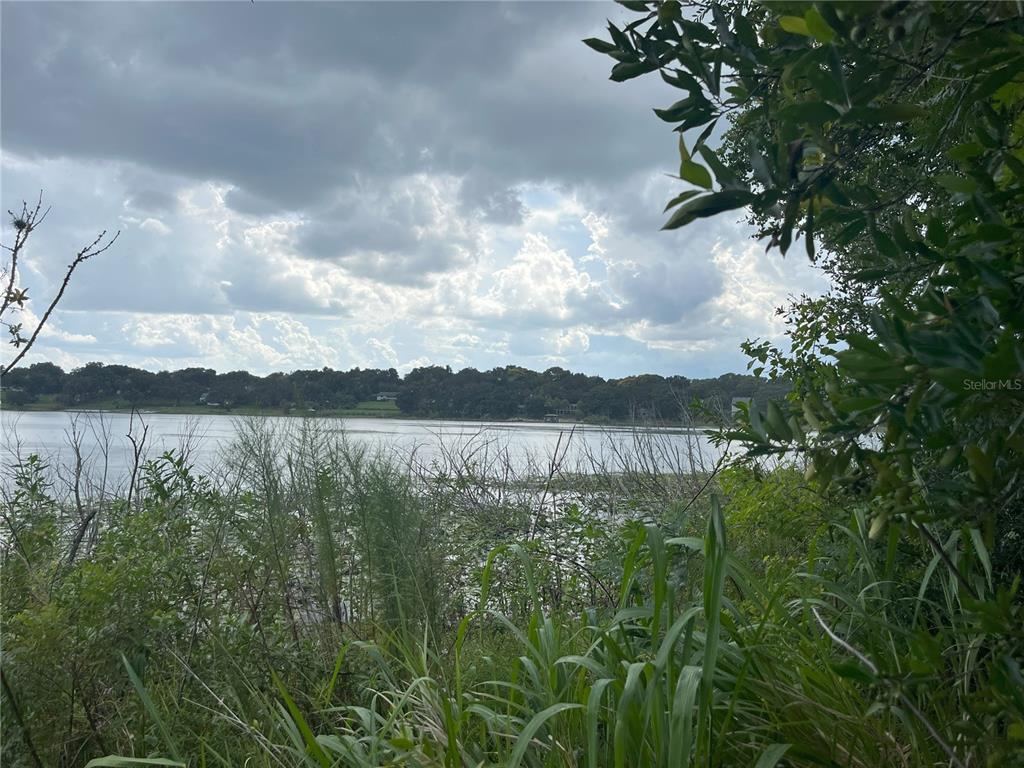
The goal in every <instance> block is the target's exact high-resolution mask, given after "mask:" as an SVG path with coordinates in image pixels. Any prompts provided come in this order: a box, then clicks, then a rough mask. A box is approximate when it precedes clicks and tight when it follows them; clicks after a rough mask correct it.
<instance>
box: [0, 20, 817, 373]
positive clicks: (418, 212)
mask: <svg viewBox="0 0 1024 768" xmlns="http://www.w3.org/2000/svg"><path fill="white" fill-rule="evenodd" d="M625 18H631V15H630V14H629V12H628V11H625V10H624V9H622V8H621V7H619V6H617V5H615V4H613V3H611V2H608V3H604V2H576V3H564V4H563V3H555V2H526V3H499V2H453V3H441V2H418V3H398V2H384V3H382V2H377V3H369V2H365V3H364V2H346V3H326V2H318V3H298V2H292V3H289V2H267V1H266V0H263V1H260V0H258V1H257V2H255V3H250V2H220V3H206V2H187V3H144V2H122V3H113V2H108V3H91V2H70V3H51V2H4V3H2V4H0V26H2V31H0V34H2V40H0V57H2V60H0V77H2V83H0V86H2V91H0V146H2V160H0V197H2V203H3V206H4V210H7V209H11V208H16V207H20V205H21V201H22V200H23V199H29V200H34V199H35V197H36V196H38V194H39V191H40V190H42V191H43V194H44V197H45V201H46V203H47V204H49V205H50V206H52V208H51V212H50V214H49V216H48V217H47V219H46V220H45V222H44V223H43V225H41V226H40V228H39V229H38V230H36V231H35V232H34V233H33V234H32V237H31V239H30V241H29V246H28V250H27V251H26V256H25V260H26V261H25V270H24V272H23V275H22V280H21V282H22V284H23V285H27V286H29V295H30V297H33V301H32V302H31V303H30V304H29V306H28V308H27V310H26V313H25V314H26V317H25V319H26V320H28V321H31V319H32V317H34V316H37V315H39V314H41V313H42V311H43V309H44V307H45V303H46V302H45V301H44V299H48V297H50V296H51V295H52V294H53V292H54V291H55V290H56V288H57V286H58V285H59V282H60V279H61V278H62V276H63V269H64V267H65V266H66V265H67V263H68V262H69V261H70V259H71V258H72V256H73V254H74V253H75V252H76V251H77V250H78V249H79V248H80V247H82V246H83V245H85V244H86V243H88V242H90V241H91V240H92V239H93V238H94V237H95V236H96V234H98V232H99V231H100V230H103V229H107V230H109V231H115V230H120V233H121V234H120V237H119V239H118V241H117V243H116V244H115V246H114V247H113V248H111V249H110V250H109V251H107V252H106V253H104V254H102V255H101V256H99V257H97V258H96V259H94V260H92V261H90V262H87V263H86V264H85V265H84V266H83V267H82V268H81V269H80V271H79V272H78V273H76V275H75V277H74V280H73V282H72V284H71V287H70V288H69V289H68V291H67V293H66V294H65V297H64V300H63V302H62V303H61V305H60V308H59V310H58V311H57V312H56V313H55V314H54V316H53V318H52V320H51V323H50V324H49V326H48V327H47V329H46V330H45V331H44V332H43V334H42V335H41V336H40V339H39V341H38V342H37V345H36V347H35V348H34V350H33V352H32V354H31V355H30V356H29V357H28V358H27V360H26V362H29V363H30V362H38V361H43V360H46V361H51V362H55V363H57V364H59V365H61V366H63V367H64V368H65V369H71V368H74V367H77V366H80V365H82V364H84V363H86V362H89V361H100V362H104V363H121V364H126V365H133V366H138V367H143V368H147V369H151V370H168V369H177V368H184V367H189V366H202V367H208V368H215V369H217V370H220V371H227V370H238V369H245V370H249V371H252V372H254V373H258V374H265V373H269V372H271V371H291V370H295V369H300V368H307V369H308V368H321V367H324V366H328V367H331V368H335V369H349V368H353V367H356V366H358V367H363V368H368V367H373V368H392V367H393V368H397V369H398V370H399V372H402V373H404V372H407V371H408V370H411V369H412V368H414V367H417V366H422V365H450V366H452V368H454V369H459V368H463V367H467V366H472V367H476V368H480V369H488V368H493V367H496V366H504V365H510V364H514V365H522V366H525V367H528V368H532V369H535V370H543V369H546V368H549V367H551V366H555V365H557V366H562V367H565V368H569V369H571V370H574V371H583V372H586V373H589V374H597V375H602V376H606V377H622V376H628V375H632V374H638V373H659V374H662V375H684V376H689V377H704V376H717V375H719V374H721V373H724V372H728V371H737V372H740V371H743V370H745V368H746V359H745V358H744V356H743V354H742V352H741V351H740V348H739V345H740V342H742V341H743V340H744V339H746V338H768V339H773V340H778V339H781V338H782V334H783V324H782V320H781V318H780V317H779V316H778V315H777V314H776V312H775V309H776V307H778V306H779V305H781V304H784V303H785V302H786V300H787V297H790V296H795V295H799V294H803V293H811V294H813V293H820V292H821V291H822V290H824V288H825V287H826V285H825V282H824V279H823V278H822V277H821V276H820V275H819V274H818V273H817V272H816V271H815V270H814V269H813V268H812V267H811V266H810V265H808V264H807V263H806V259H804V258H803V257H802V256H801V255H798V254H796V253H793V254H791V255H790V256H788V257H787V258H785V259H784V258H782V257H781V256H780V255H779V254H778V252H777V251H773V252H772V253H765V248H764V243H763V242H761V243H758V242H757V241H754V240H753V239H751V235H752V230H751V229H750V228H749V227H748V226H747V225H746V224H744V223H743V222H742V214H741V213H740V212H734V213H730V214H725V215H723V216H719V217H717V218H715V219H713V220H704V221H701V222H698V223H697V224H694V225H691V226H689V227H686V228H684V229H683V230H679V231H675V232H661V231H659V228H660V226H661V224H662V223H663V215H662V213H661V211H662V209H663V207H664V204H665V202H666V201H667V200H668V199H669V198H671V197H672V196H674V195H675V194H676V193H677V192H678V191H680V190H681V189H683V188H685V185H684V183H683V182H680V181H678V180H677V179H673V178H671V176H670V174H672V173H673V172H675V171H676V170H677V168H678V155H677V153H676V135H675V134H673V133H672V131H671V126H669V125H667V124H666V123H663V122H661V121H660V120H659V119H658V118H657V117H656V116H655V115H654V114H653V112H652V108H653V107H664V106H666V105H668V104H670V103H671V102H673V101H675V100H676V99H677V98H678V96H677V95H676V93H675V92H673V89H672V88H670V87H669V86H667V85H665V84H664V83H663V82H662V81H661V80H660V78H658V77H657V76H648V77H645V78H640V79H637V80H632V81H629V82H627V83H613V82H611V81H610V80H609V79H608V72H609V69H610V66H611V64H613V63H614V62H612V60H611V59H609V58H608V57H605V56H601V55H599V54H597V53H595V52H593V51H592V50H590V49H589V48H587V47H586V46H584V45H582V44H581V43H580V40H581V39H582V38H586V37H592V36H602V35H603V36H607V35H606V34H604V32H603V30H604V26H605V24H606V21H605V20H606V19H612V20H616V21H618V20H622V19H625ZM12 236H13V230H12V229H11V227H10V226H6V225H5V228H4V232H3V239H4V242H5V243H9V242H10V241H11V239H12ZM26 325H28V323H26ZM4 359H6V357H5V358H4Z"/></svg>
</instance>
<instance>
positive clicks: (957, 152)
mask: <svg viewBox="0 0 1024 768" xmlns="http://www.w3.org/2000/svg"><path fill="white" fill-rule="evenodd" d="M984 151H985V148H984V147H983V146H981V144H979V143H978V142H976V141H968V142H967V143H965V144H957V145H956V146H955V147H950V148H949V149H948V150H947V151H946V154H947V155H949V157H950V159H952V160H969V159H971V158H972V157H977V156H978V155H980V154H981V153H982V152H984Z"/></svg>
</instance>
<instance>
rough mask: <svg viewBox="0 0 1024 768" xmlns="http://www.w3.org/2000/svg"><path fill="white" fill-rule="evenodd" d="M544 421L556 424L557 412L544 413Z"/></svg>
mask: <svg viewBox="0 0 1024 768" xmlns="http://www.w3.org/2000/svg"><path fill="white" fill-rule="evenodd" d="M544 421H546V422H548V423H549V424H557V423H558V414H557V413H545V414H544Z"/></svg>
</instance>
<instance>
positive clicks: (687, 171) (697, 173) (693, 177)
mask: <svg viewBox="0 0 1024 768" xmlns="http://www.w3.org/2000/svg"><path fill="white" fill-rule="evenodd" d="M679 175H680V177H681V178H682V179H683V180H684V181H688V182H690V183H691V184H695V185H696V186H698V187H704V189H711V184H712V179H711V172H710V171H708V169H707V168H705V167H704V166H703V165H698V164H697V163H695V162H693V161H692V160H684V161H683V163H682V165H681V166H680V168H679Z"/></svg>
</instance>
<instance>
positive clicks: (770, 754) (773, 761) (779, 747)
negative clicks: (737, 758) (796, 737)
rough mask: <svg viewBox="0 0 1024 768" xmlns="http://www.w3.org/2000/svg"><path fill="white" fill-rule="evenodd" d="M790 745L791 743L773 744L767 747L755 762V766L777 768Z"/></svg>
mask: <svg viewBox="0 0 1024 768" xmlns="http://www.w3.org/2000/svg"><path fill="white" fill-rule="evenodd" d="M790 746H791V745H789V744H771V745H770V746H768V747H766V748H765V750H764V752H762V753H761V756H760V757H759V758H758V759H757V762H756V763H754V768H775V766H776V765H778V763H779V760H781V759H782V756H783V755H784V754H786V751H787V750H788V749H789V748H790Z"/></svg>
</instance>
